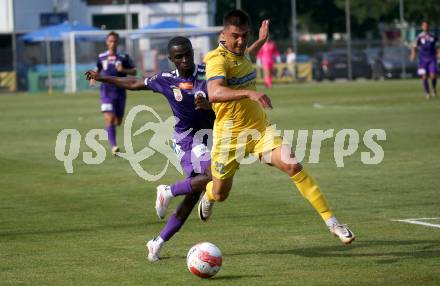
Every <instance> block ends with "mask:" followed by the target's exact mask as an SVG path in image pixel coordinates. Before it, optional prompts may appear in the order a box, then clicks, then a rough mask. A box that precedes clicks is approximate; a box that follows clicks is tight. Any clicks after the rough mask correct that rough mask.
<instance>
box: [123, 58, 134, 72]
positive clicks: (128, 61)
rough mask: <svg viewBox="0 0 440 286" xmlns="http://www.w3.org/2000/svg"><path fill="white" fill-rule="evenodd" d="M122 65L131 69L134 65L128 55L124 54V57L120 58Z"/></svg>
mask: <svg viewBox="0 0 440 286" xmlns="http://www.w3.org/2000/svg"><path fill="white" fill-rule="evenodd" d="M122 66H123V67H124V68H126V69H132V68H135V67H136V66H135V65H134V63H133V61H132V59H131V58H130V56H129V55H125V57H124V59H123V60H122Z"/></svg>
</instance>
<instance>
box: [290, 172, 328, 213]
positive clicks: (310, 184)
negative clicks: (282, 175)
mask: <svg viewBox="0 0 440 286" xmlns="http://www.w3.org/2000/svg"><path fill="white" fill-rule="evenodd" d="M291 179H292V181H293V182H294V183H295V185H296V187H297V188H298V190H299V192H300V193H301V195H302V196H303V197H304V198H306V199H307V200H308V201H309V202H310V203H311V204H312V206H313V208H315V210H316V211H317V212H318V213H319V214H320V215H321V217H322V219H323V220H324V221H327V220H328V219H329V218H331V217H332V216H333V212H332V211H331V209H330V207H329V205H328V203H327V200H326V199H325V196H324V194H323V193H321V191H320V190H319V186H318V185H317V184H316V182H315V180H313V178H312V177H311V176H310V175H309V174H308V173H307V172H306V171H305V170H304V169H302V170H301V171H299V172H298V173H296V174H295V175H293V176H292V177H291Z"/></svg>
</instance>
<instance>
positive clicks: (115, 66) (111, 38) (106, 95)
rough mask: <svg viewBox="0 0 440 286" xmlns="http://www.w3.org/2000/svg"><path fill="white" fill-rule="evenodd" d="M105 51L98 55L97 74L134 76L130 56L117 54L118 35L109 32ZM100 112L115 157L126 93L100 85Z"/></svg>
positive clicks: (120, 89) (112, 86)
mask: <svg viewBox="0 0 440 286" xmlns="http://www.w3.org/2000/svg"><path fill="white" fill-rule="evenodd" d="M105 44H106V45H107V51H106V52H104V53H101V54H99V56H98V59H97V62H96V68H97V72H98V73H99V74H101V75H103V76H117V77H126V76H127V75H136V67H135V66H134V64H133V62H132V60H131V59H130V56H129V55H127V54H125V53H122V52H118V45H119V35H118V34H117V33H115V32H110V33H109V34H108V35H107V37H106V39H105ZM100 97H101V112H102V114H103V115H104V121H105V125H106V130H107V135H108V141H109V143H110V146H111V148H112V154H113V155H116V153H117V152H118V151H119V147H118V145H117V143H116V126H119V125H121V123H122V119H123V117H124V109H125V100H126V97H127V92H126V91H125V89H123V88H120V87H117V86H115V85H113V84H110V83H102V84H101V87H100Z"/></svg>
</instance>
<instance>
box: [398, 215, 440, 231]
mask: <svg viewBox="0 0 440 286" xmlns="http://www.w3.org/2000/svg"><path fill="white" fill-rule="evenodd" d="M434 219H440V217H422V218H408V219H393V220H391V221H398V222H404V223H409V224H417V225H423V226H427V227H435V228H440V224H434V223H427V222H423V221H420V220H434Z"/></svg>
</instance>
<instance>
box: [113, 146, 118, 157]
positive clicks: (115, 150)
mask: <svg viewBox="0 0 440 286" xmlns="http://www.w3.org/2000/svg"><path fill="white" fill-rule="evenodd" d="M118 152H119V147H118V146H113V147H112V155H113V156H117V155H118Z"/></svg>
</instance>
